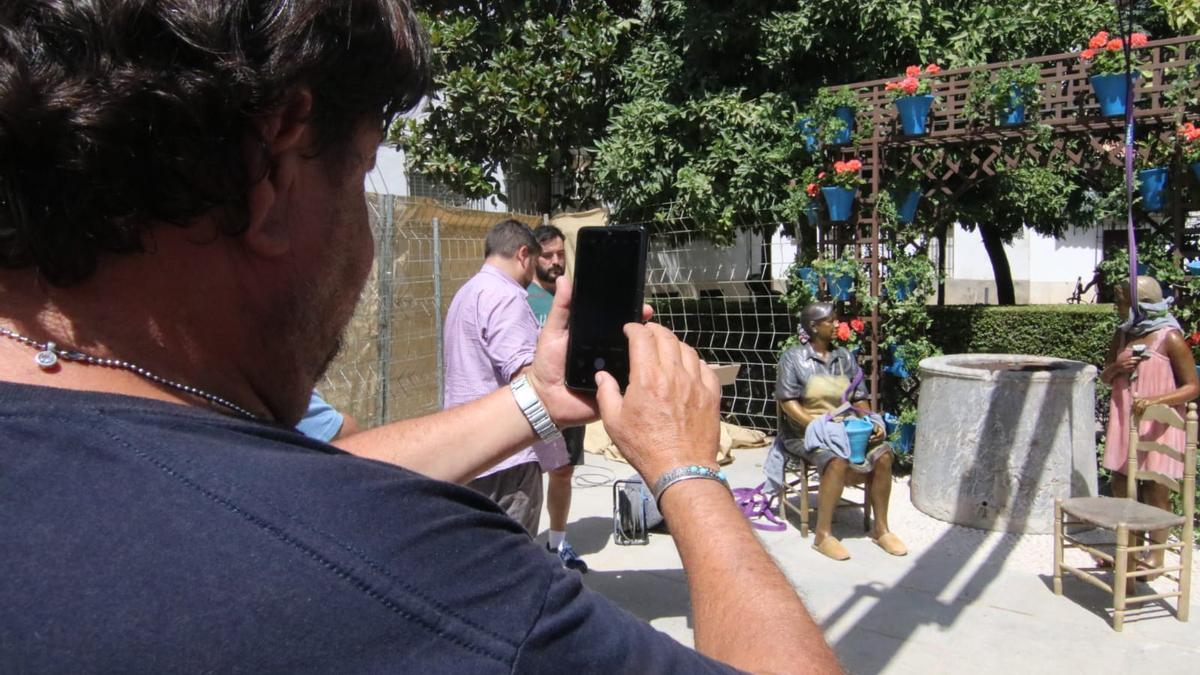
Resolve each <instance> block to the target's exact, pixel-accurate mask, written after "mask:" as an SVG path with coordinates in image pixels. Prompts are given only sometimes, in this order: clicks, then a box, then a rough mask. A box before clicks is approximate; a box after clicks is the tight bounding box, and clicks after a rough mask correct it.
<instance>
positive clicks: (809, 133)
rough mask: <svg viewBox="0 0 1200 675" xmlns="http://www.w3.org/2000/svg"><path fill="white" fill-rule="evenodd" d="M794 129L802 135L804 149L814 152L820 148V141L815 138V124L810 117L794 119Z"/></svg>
mask: <svg viewBox="0 0 1200 675" xmlns="http://www.w3.org/2000/svg"><path fill="white" fill-rule="evenodd" d="M796 131H799V132H800V133H801V134H802V135H803V136H804V149H805V150H807V151H809V152H816V151H817V150H820V149H821V141H820V140H819V139H818V138H817V125H816V124H813V120H812V118H811V117H801V118H800V119H798V120H796Z"/></svg>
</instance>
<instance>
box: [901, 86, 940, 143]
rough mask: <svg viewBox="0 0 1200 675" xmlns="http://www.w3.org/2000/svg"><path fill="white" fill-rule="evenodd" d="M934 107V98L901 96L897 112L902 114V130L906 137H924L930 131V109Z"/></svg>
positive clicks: (928, 95)
mask: <svg viewBox="0 0 1200 675" xmlns="http://www.w3.org/2000/svg"><path fill="white" fill-rule="evenodd" d="M931 107H933V96H932V95H930V94H922V95H920V96H901V97H900V98H898V99H896V111H897V112H898V113H899V114H900V128H901V129H902V130H903V131H904V135H905V136H923V135H924V134H925V133H926V132H927V131H928V126H927V125H928V122H929V109H930V108H931Z"/></svg>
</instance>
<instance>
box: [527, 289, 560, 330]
mask: <svg viewBox="0 0 1200 675" xmlns="http://www.w3.org/2000/svg"><path fill="white" fill-rule="evenodd" d="M525 290H527V291H529V307H530V308H531V309H533V316H534V317H535V318H536V319H537V322H538V325H539V326H544V325H545V324H546V317H547V316H550V306H551V305H553V304H554V294H553V293H551V292H550V291H547V290H546V289H544V288H542V287H541V286H539V285H538V282H536V281H535V282H533V283H531V284H529V288H527V289H525Z"/></svg>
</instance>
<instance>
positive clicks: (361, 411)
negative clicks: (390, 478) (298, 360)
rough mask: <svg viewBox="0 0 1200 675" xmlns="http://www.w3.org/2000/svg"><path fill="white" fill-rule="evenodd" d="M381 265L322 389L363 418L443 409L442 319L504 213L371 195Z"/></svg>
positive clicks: (380, 419)
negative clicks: (488, 233)
mask: <svg viewBox="0 0 1200 675" xmlns="http://www.w3.org/2000/svg"><path fill="white" fill-rule="evenodd" d="M367 204H368V207H369V211H370V218H371V228H372V231H373V234H374V235H375V242H376V244H375V263H374V265H373V267H372V271H371V275H370V277H369V279H368V280H367V284H366V286H365V287H364V289H363V292H362V295H361V296H360V299H359V304H358V307H357V308H356V310H355V313H354V317H353V319H352V320H351V322H350V325H349V327H348V328H347V330H346V334H345V336H344V338H343V344H342V351H341V353H340V354H339V355H338V358H337V359H336V360H335V361H334V362H333V364H332V365H331V366H330V368H329V370H328V371H327V373H326V375H325V378H324V380H323V381H322V382H320V383H319V384H318V386H317V388H318V389H319V390H320V391H321V393H322V394H323V395H324V396H325V397H326V398H327V399H328V400H329V402H330V403H331V404H332V405H334V406H335V407H337V408H338V409H339V410H343V411H345V412H348V413H350V414H351V415H353V416H354V417H355V419H357V420H359V421H360V423H363V424H364V425H366V426H374V425H377V424H383V423H386V422H391V421H394V420H398V419H404V418H408V417H414V416H417V415H424V414H428V413H431V412H435V411H437V410H440V409H441V391H442V387H441V383H442V378H441V373H442V367H441V366H442V364H441V354H442V348H441V347H442V344H441V343H442V334H441V330H442V323H443V320H444V318H445V316H446V311H447V309H448V308H449V306H450V301H451V299H453V297H454V293H455V292H457V291H458V289H459V288H460V287H461V286H462V285H463V284H464V283H465V282H466V281H467V280H468V279H470V278H471V276H472V275H474V274H475V272H477V271H479V267H480V266H481V265H482V264H483V242H484V237H485V236H486V234H487V230H488V228H490V227H491V226H492V225H493V224H494V223H496V222H497V221H499V220H502V219H504V218H507V217H515V218H517V219H519V220H522V221H524V222H526V223H528V224H530V225H533V224H536V223H537V222H539V220H540V218H539V217H537V216H529V215H518V214H506V213H494V212H487V211H476V210H470V209H460V208H455V207H451V206H446V205H443V204H439V203H438V202H436V201H434V200H432V199H428V198H420V197H396V196H392V195H376V194H372V195H368V196H367Z"/></svg>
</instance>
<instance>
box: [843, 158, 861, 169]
mask: <svg viewBox="0 0 1200 675" xmlns="http://www.w3.org/2000/svg"><path fill="white" fill-rule="evenodd" d="M846 169H847V170H848V171H861V170H862V162H860V161H858V160H857V159H852V160H850V161H848V162H846Z"/></svg>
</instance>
